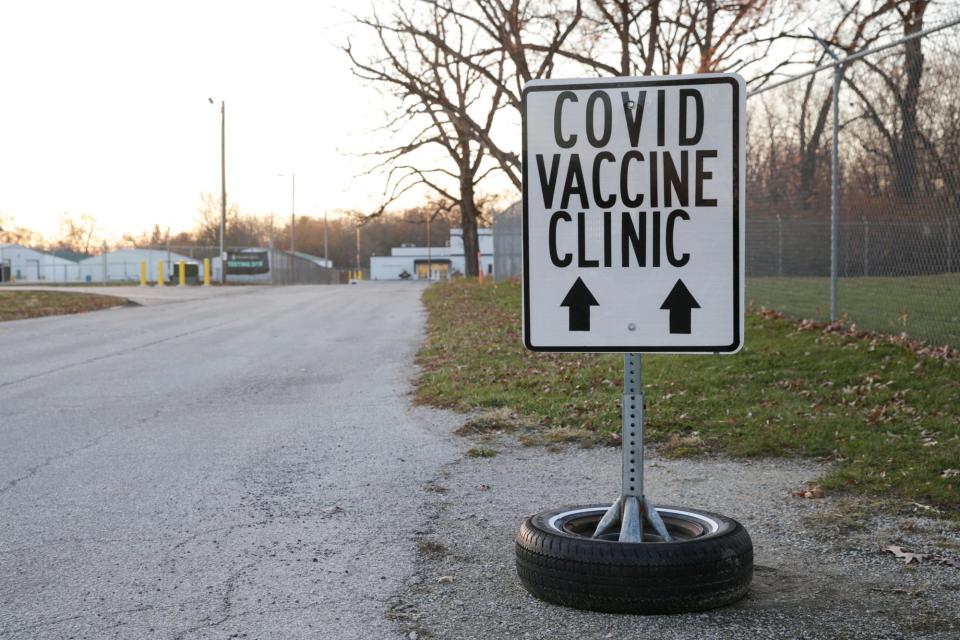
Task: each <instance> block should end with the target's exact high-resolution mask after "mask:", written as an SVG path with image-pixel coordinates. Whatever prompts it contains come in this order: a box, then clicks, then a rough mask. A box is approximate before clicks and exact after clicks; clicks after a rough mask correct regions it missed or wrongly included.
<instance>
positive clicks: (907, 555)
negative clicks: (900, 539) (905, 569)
mask: <svg viewBox="0 0 960 640" xmlns="http://www.w3.org/2000/svg"><path fill="white" fill-rule="evenodd" d="M883 550H884V551H889V552H890V553H892V554H893V555H894V556H896V557H897V559H899V560H903V562H904V564H910V563H911V562H913V561H914V560H916V561H917V563H918V564H919V563H920V562H922V561H924V560H926V559H927V558H929V557H930V556H929V554H926V553H913V552H912V551H907V550H905V549H904V548H903V547H900V546H897V545H895V544H888V545H887V546H885V547H884V548H883Z"/></svg>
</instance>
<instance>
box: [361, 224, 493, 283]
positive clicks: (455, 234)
mask: <svg viewBox="0 0 960 640" xmlns="http://www.w3.org/2000/svg"><path fill="white" fill-rule="evenodd" d="M477 240H478V243H479V245H480V264H481V267H482V269H483V272H484V274H486V275H492V274H493V229H477ZM471 259H473V260H476V259H477V258H476V256H471ZM428 269H429V274H428ZM464 272H465V269H464V255H463V231H462V230H461V229H450V240H449V241H448V242H447V245H446V246H445V247H429V248H428V247H407V246H404V247H393V248H392V249H390V255H389V256H372V257H371V258H370V279H371V280H401V279H402V278H401V274H402V273H408V274H410V279H411V280H427V279H428V278H429V279H430V280H441V279H445V278H449V277H450V276H452V275H455V274H460V275H462V274H463V273H464Z"/></svg>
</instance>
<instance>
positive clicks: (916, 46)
mask: <svg viewBox="0 0 960 640" xmlns="http://www.w3.org/2000/svg"><path fill="white" fill-rule="evenodd" d="M926 7H927V0H915V1H914V2H911V3H910V10H909V11H908V12H907V13H906V15H904V17H903V35H905V36H908V35H910V34H912V33H916V32H917V31H920V30H921V29H922V28H923V14H924V11H925V10H926ZM903 48H904V63H903V66H904V73H905V75H906V78H907V82H906V86H905V87H904V91H903V95H902V96H898V101H899V103H900V113H901V117H902V119H903V128H902V129H901V132H900V139H899V140H898V141H897V144H896V148H895V149H893V152H894V153H893V162H894V192H895V193H896V195H897V197H898V198H900V199H901V200H911V199H913V192H914V189H915V187H916V184H917V138H918V129H917V101H918V99H919V98H920V80H921V78H922V76H923V51H922V49H921V42H920V39H919V38H916V39H914V40H911V41H910V42H907V43H906V44H904V45H903Z"/></svg>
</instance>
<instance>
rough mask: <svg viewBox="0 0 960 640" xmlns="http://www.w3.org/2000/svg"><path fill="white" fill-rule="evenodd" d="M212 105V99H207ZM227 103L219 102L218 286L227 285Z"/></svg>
mask: <svg viewBox="0 0 960 640" xmlns="http://www.w3.org/2000/svg"><path fill="white" fill-rule="evenodd" d="M207 101H208V102H209V103H210V104H214V102H213V98H207ZM226 235H227V103H226V101H225V100H221V101H220V284H227V251H226V245H225V242H226V240H225V239H226Z"/></svg>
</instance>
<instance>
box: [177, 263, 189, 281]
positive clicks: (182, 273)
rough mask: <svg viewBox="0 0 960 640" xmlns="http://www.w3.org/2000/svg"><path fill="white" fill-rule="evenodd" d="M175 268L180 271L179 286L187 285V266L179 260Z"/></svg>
mask: <svg viewBox="0 0 960 640" xmlns="http://www.w3.org/2000/svg"><path fill="white" fill-rule="evenodd" d="M177 267H178V269H179V271H180V286H181V287H182V286H184V285H186V284H187V264H186V263H185V262H184V261H183V260H181V261H180V262H179V263H177Z"/></svg>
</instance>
